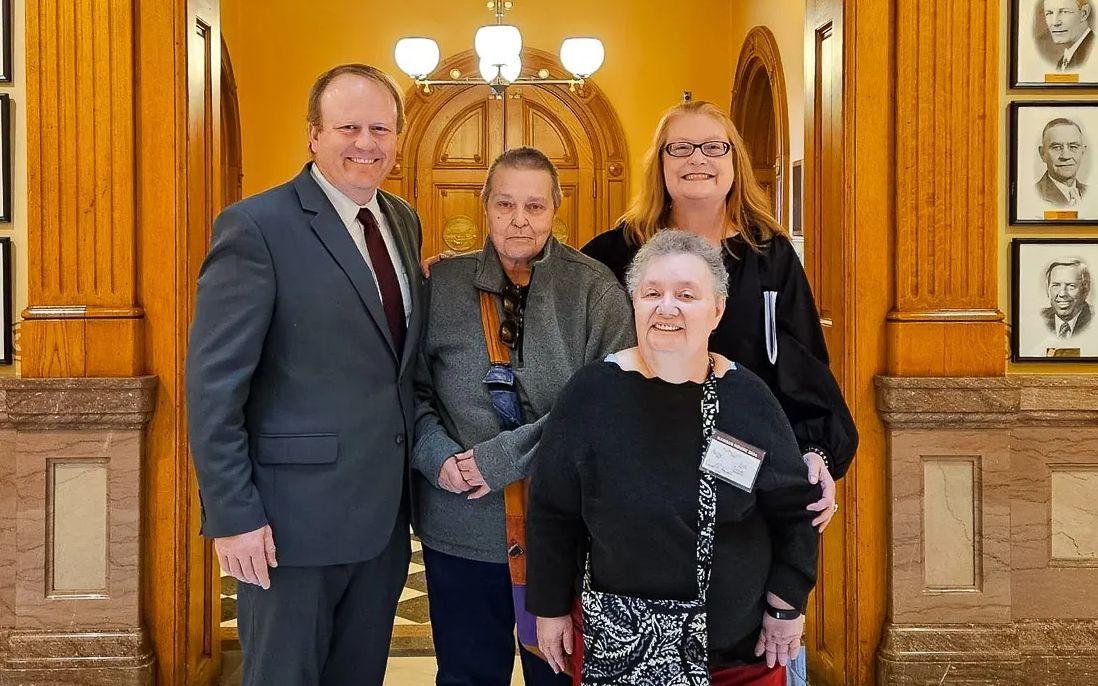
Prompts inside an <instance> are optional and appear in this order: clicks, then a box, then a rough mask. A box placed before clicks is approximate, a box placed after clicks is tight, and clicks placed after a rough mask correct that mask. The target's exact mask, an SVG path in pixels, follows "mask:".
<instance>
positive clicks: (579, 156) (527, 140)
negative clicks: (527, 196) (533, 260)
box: [505, 87, 605, 247]
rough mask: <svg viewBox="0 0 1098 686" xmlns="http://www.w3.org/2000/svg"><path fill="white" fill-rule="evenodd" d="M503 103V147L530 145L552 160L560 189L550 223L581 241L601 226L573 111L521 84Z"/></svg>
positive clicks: (588, 152)
mask: <svg viewBox="0 0 1098 686" xmlns="http://www.w3.org/2000/svg"><path fill="white" fill-rule="evenodd" d="M514 90H515V92H514V93H513V94H509V95H510V97H508V98H507V100H506V101H505V102H506V103H507V129H506V131H507V147H508V148H514V147H518V146H520V145H529V146H532V147H535V148H537V149H539V150H541V151H542V152H544V153H545V154H546V155H548V157H549V159H550V160H552V161H553V164H554V165H555V166H556V168H557V172H558V173H559V174H560V187H561V192H562V194H563V200H562V202H561V206H560V209H558V210H557V217H556V220H555V221H554V223H553V234H554V235H555V236H556V237H557V240H559V241H561V242H562V243H566V244H568V245H571V246H574V247H580V246H582V245H583V244H584V243H586V242H587V241H589V240H590V239H591V238H593V237H594V236H595V234H596V233H597V232H599V231H601V230H602V229H603V228H605V227H598V226H596V209H595V204H596V201H597V200H599V199H598V198H597V197H596V193H597V190H596V188H595V176H594V171H595V161H594V154H593V151H592V149H591V143H590V139H589V137H588V136H587V135H586V133H585V132H584V129H583V125H582V124H581V123H580V121H579V119H578V118H577V117H576V115H575V114H574V113H573V112H572V111H571V110H569V109H568V107H566V106H565V105H564V104H563V103H562V102H561V101H560V100H559V99H558V98H557V97H556V95H554V94H553V93H552V92H551V91H547V90H545V89H543V88H530V87H520V88H516V89H514Z"/></svg>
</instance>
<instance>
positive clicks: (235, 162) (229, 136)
mask: <svg viewBox="0 0 1098 686" xmlns="http://www.w3.org/2000/svg"><path fill="white" fill-rule="evenodd" d="M243 181H244V160H243V154H242V153H241V150H240V101H239V100H238V99H237V95H236V75H235V74H233V63H232V61H231V60H230V59H229V46H228V45H226V44H225V40H224V39H222V41H221V205H222V207H224V206H227V205H231V204H233V203H234V202H236V201H237V200H240V198H241V194H242V186H241V184H242V183H243Z"/></svg>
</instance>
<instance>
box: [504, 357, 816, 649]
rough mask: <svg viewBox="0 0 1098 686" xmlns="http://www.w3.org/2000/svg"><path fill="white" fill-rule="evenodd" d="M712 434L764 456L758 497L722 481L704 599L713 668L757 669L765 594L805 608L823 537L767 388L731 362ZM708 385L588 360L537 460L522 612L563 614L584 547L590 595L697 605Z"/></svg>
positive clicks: (810, 488) (565, 394)
mask: <svg viewBox="0 0 1098 686" xmlns="http://www.w3.org/2000/svg"><path fill="white" fill-rule="evenodd" d="M717 393H718V398H719V402H720V412H719V414H718V416H717V428H718V429H719V430H721V431H724V432H726V433H728V434H730V435H732V436H734V437H736V438H739V439H741V440H743V441H746V442H747V443H750V444H752V445H754V446H757V447H759V448H762V449H763V450H765V451H766V456H765V458H764V460H763V463H762V466H761V468H760V471H759V475H758V477H757V479H756V482H755V488H754V490H753V492H752V493H747V492H745V491H742V490H740V489H738V488H736V487H735V486H731V485H729V484H726V483H724V482H721V481H719V480H718V482H717V528H716V537H715V546H714V559H713V571H712V577H711V580H710V587H709V591H708V595H707V598H706V603H707V608H708V611H709V646H710V663H711V665H712V666H714V667H723V666H730V665H735V664H740V663H742V662H756V661H757V659H756V658H755V656H754V652H753V651H754V647H755V642H756V641H757V640H758V635H759V628H760V626H761V624H762V617H763V612H764V609H765V597H766V592H767V591H771V592H773V593H775V594H776V595H777V596H778V597H779V598H781V599H783V600H785V601H786V602H788V603H790V604H792V605H793V606H794V607H797V608H799V609H801V610H802V611H803V609H804V606H805V604H806V602H807V598H808V593H809V591H810V590H811V588H812V586H813V584H814V583H815V579H816V556H817V552H818V541H819V536H817V534H816V531H815V529H814V528H813V527H812V524H811V519H812V517H814V516H815V513H813V512H811V511H808V510H806V509H805V507H806V506H807V505H808V504H809V503H812V502H815V501H816V500H817V499H818V498H819V497H820V487H819V485H812V484H809V483H808V475H807V472H806V471H805V468H804V462H803V461H802V459H801V455H800V452H799V448H798V446H797V444H796V441H795V439H794V436H793V433H792V430H791V429H790V427H789V422H788V421H787V420H786V418H785V415H784V413H783V412H782V410H781V407H780V406H779V405H778V403H777V401H776V400H775V398H774V396H773V395H772V394H771V393H770V391H769V390H768V389H767V388H766V385H765V384H763V382H762V381H761V380H760V379H759V378H758V377H756V376H755V375H754V374H752V373H751V372H749V371H747V370H745V369H743V368H742V367H737V368H734V369H731V370H729V371H728V372H727V373H726V374H725V375H724V376H723V377H721V378H720V379H718V382H717ZM701 396H702V387H701V384H697V383H689V382H688V383H682V384H671V383H667V382H665V381H661V380H659V379H648V378H645V377H644V376H642V375H641V374H640V373H638V372H634V371H625V370H622V369H621V368H620V367H618V366H617V365H616V364H614V363H612V362H593V363H591V364H589V365H587V366H585V367H583V368H582V369H580V371H578V372H577V373H576V375H575V376H573V377H572V379H571V381H569V383H568V385H567V386H566V387H565V389H564V390H563V391H562V392H561V394H560V396H559V397H558V399H557V402H556V404H555V405H554V406H553V412H552V413H551V414H550V415H549V419H548V421H547V424H546V426H545V428H544V430H543V432H542V437H541V442H540V443H539V445H538V451H537V454H536V456H535V459H534V473H533V475H532V478H531V485H530V500H529V507H528V511H527V522H526V523H527V539H526V542H527V547H528V553H527V554H528V558H527V578H526V579H527V600H526V606H527V608H528V609H529V610H530V611H531V612H533V613H534V614H535V615H538V616H542V617H559V616H562V615H566V614H568V613H569V612H570V610H571V607H572V602H573V600H574V598H575V586H574V584H575V580H576V578H577V560H582V559H583V556H584V554H585V553H586V552H587V550H588V537H590V551H591V572H592V585H593V586H594V588H595V589H596V590H600V591H608V592H612V593H618V594H623V595H632V596H639V597H647V598H661V599H680V600H687V599H691V598H696V597H697V594H698V582H697V577H696V575H695V569H696V544H697V536H698V521H697V520H698V482H699V476H700V474H699V471H698V464H699V463H700V462H701V456H702V418H701Z"/></svg>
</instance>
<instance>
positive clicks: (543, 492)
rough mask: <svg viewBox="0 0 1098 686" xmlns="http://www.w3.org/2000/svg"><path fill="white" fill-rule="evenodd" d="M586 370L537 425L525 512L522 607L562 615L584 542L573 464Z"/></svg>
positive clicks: (586, 391) (578, 455)
mask: <svg viewBox="0 0 1098 686" xmlns="http://www.w3.org/2000/svg"><path fill="white" fill-rule="evenodd" d="M588 377H589V374H587V373H585V371H584V370H580V371H579V372H578V373H577V374H576V375H575V376H573V377H572V380H571V381H569V382H568V385H567V386H565V387H564V390H563V391H561V394H560V396H558V397H557V401H556V403H554V405H553V411H552V412H551V413H550V414H549V419H548V421H547V422H546V424H545V426H544V428H543V429H542V434H541V442H540V443H539V444H538V449H537V453H536V455H535V458H534V471H533V474H532V475H531V479H530V492H529V500H528V502H527V512H526V548H527V552H526V609H527V610H529V611H530V612H532V613H533V614H535V615H537V616H539V617H562V616H564V615H566V614H568V613H570V612H571V611H572V602H573V600H574V599H575V581H576V560H577V559H579V558H578V556H579V554H580V553H581V551H582V550H583V549H584V547H585V546H586V542H587V529H586V527H585V525H584V523H583V518H582V514H581V501H582V496H581V492H580V479H579V472H578V470H577V463H578V461H579V460H581V459H583V458H584V456H586V455H587V453H588V443H587V441H586V439H585V435H586V432H585V431H584V428H585V426H586V420H585V414H586V413H585V410H584V408H585V407H588V398H590V397H591V395H592V391H593V390H594V389H593V388H592V384H591V383H589V382H587V381H585V379H586V378H588Z"/></svg>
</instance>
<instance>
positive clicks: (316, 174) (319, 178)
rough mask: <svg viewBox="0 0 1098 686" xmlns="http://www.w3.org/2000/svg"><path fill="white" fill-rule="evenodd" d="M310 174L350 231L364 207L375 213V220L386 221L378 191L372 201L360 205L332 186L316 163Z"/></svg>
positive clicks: (310, 169) (312, 166)
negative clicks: (378, 199)
mask: <svg viewBox="0 0 1098 686" xmlns="http://www.w3.org/2000/svg"><path fill="white" fill-rule="evenodd" d="M309 173H310V174H312V176H313V179H314V180H315V181H316V182H317V184H318V185H319V186H320V190H322V191H324V195H326V196H328V200H329V201H331V203H332V207H334V208H335V211H336V214H338V215H339V218H340V219H341V220H342V221H343V225H344V226H346V227H347V228H348V229H350V228H351V227H352V226H354V223H355V222H356V221H358V211H359V210H360V209H362V208H363V207H365V208H367V209H368V210H370V212H373V214H374V219H376V220H377V221H378V223H379V224H380V223H381V222H383V221H385V219H384V217H382V215H381V205H379V204H378V202H377V191H376V190H375V191H374V195H373V197H372V198H370V201H369V202H368V203H366V204H365V205H359V204H358V203H357V202H355V201H354V200H351V199H350V198H348V197H347V195H346V194H345V193H344V192H343V191H341V190H339V189H338V188H336V187H335V186H333V185H332V183H331V182H330V181H328V179H327V178H326V177H325V176H324V174H322V173H321V171H320V170H319V169H317V166H316V163H315V162H314V163H313V164H312V165H311V167H310V168H309Z"/></svg>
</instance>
